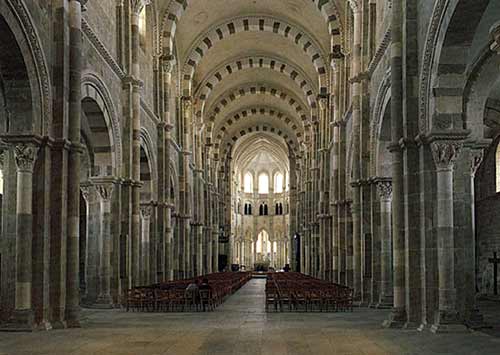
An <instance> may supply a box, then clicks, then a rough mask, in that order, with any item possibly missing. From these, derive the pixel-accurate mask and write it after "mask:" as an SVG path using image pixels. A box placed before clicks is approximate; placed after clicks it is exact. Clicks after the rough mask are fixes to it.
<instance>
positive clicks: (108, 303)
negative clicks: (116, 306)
mask: <svg viewBox="0 0 500 355" xmlns="http://www.w3.org/2000/svg"><path fill="white" fill-rule="evenodd" d="M91 308H97V309H111V308H113V299H112V298H111V296H110V295H100V296H99V297H98V298H97V300H96V301H95V303H94V304H92V306H91Z"/></svg>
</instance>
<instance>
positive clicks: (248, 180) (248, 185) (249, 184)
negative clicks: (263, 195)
mask: <svg viewBox="0 0 500 355" xmlns="http://www.w3.org/2000/svg"><path fill="white" fill-rule="evenodd" d="M243 185H244V186H243V189H244V191H245V192H247V193H252V192H253V179H252V175H251V174H250V173H246V175H245V181H243Z"/></svg>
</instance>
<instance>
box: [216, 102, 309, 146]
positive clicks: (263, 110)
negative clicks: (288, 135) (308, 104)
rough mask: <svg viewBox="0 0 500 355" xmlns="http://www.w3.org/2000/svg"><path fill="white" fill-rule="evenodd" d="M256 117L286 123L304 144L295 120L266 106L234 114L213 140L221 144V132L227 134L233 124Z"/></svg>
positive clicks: (228, 118) (242, 110)
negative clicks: (265, 117) (264, 117)
mask: <svg viewBox="0 0 500 355" xmlns="http://www.w3.org/2000/svg"><path fill="white" fill-rule="evenodd" d="M256 116H267V117H269V118H270V119H272V120H275V119H277V120H279V121H281V122H284V123H285V124H286V125H287V126H288V127H289V128H290V129H291V130H292V131H293V132H295V135H296V137H297V140H298V141H299V142H302V139H301V138H302V137H303V133H302V131H301V129H300V127H298V126H297V124H296V122H295V120H294V119H292V118H290V117H288V115H286V114H285V113H283V112H282V111H281V110H279V109H274V108H272V107H264V106H262V107H257V106H253V107H248V108H244V109H241V110H239V111H237V112H235V113H234V114H231V115H229V116H228V117H227V118H226V119H225V120H224V121H223V123H222V125H220V126H218V127H217V129H216V130H214V131H213V134H214V135H215V136H213V140H215V141H217V140H219V142H220V139H221V138H222V135H221V133H219V131H222V132H226V131H228V130H229V129H230V128H231V126H232V125H233V124H236V123H237V122H239V121H240V120H246V119H251V118H252V117H256Z"/></svg>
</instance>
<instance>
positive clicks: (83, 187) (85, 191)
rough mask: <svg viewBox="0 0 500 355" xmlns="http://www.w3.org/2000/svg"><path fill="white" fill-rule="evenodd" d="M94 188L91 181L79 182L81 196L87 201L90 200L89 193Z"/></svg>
mask: <svg viewBox="0 0 500 355" xmlns="http://www.w3.org/2000/svg"><path fill="white" fill-rule="evenodd" d="M93 188H94V185H92V183H91V182H84V183H82V184H80V191H81V193H82V196H83V198H84V199H85V201H87V203H88V202H89V201H90V195H91V193H92V189H93Z"/></svg>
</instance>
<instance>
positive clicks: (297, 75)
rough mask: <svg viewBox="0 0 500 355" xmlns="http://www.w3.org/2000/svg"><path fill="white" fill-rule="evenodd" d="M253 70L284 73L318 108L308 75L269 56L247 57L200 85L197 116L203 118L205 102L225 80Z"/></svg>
mask: <svg viewBox="0 0 500 355" xmlns="http://www.w3.org/2000/svg"><path fill="white" fill-rule="evenodd" d="M252 68H265V69H269V70H274V71H276V72H278V73H282V74H284V75H286V76H288V77H289V78H290V79H292V80H293V81H294V82H296V83H297V85H298V87H299V88H301V89H302V91H303V92H304V96H305V97H306V98H307V102H308V104H309V106H310V107H311V108H313V109H316V108H317V107H318V105H317V101H316V97H317V94H316V92H315V90H314V89H313V86H312V85H311V83H310V81H309V80H308V78H307V77H306V75H305V74H304V73H303V72H302V71H301V70H300V69H299V68H297V67H295V66H293V65H290V64H288V63H286V62H285V61H283V60H281V59H277V58H275V57H269V56H247V57H242V58H238V59H232V60H230V61H228V62H226V63H224V64H222V65H221V66H219V67H218V68H217V69H216V70H214V71H213V72H212V73H211V74H210V75H209V76H208V78H207V79H205V80H204V81H203V82H202V84H201V85H200V87H199V89H198V92H199V100H198V103H197V108H196V111H195V113H196V116H197V117H201V116H202V113H203V109H204V106H205V102H206V101H207V99H208V97H209V96H210V94H211V93H212V91H213V90H214V88H215V86H216V85H217V84H219V83H220V82H222V80H224V78H226V77H228V76H229V75H231V74H234V73H236V72H239V71H243V70H247V69H252Z"/></svg>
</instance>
